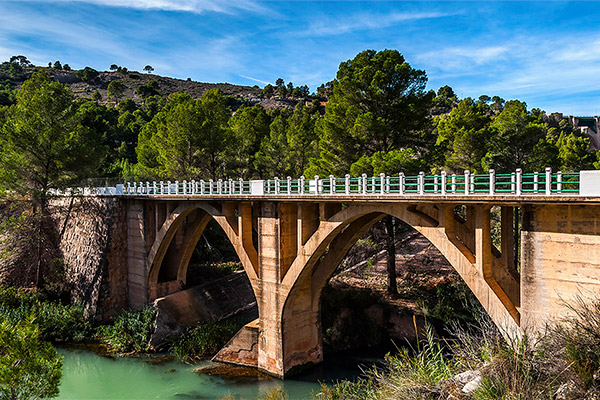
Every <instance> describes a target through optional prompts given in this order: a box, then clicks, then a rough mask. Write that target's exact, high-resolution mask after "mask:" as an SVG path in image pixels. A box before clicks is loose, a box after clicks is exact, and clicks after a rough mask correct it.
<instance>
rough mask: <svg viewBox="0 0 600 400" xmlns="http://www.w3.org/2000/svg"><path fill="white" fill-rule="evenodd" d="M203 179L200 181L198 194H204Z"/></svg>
mask: <svg viewBox="0 0 600 400" xmlns="http://www.w3.org/2000/svg"><path fill="white" fill-rule="evenodd" d="M204 183H205V182H204V179H200V194H204V193H205V192H206V188H205V187H204Z"/></svg>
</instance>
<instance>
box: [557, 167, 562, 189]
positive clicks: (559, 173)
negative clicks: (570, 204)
mask: <svg viewBox="0 0 600 400" xmlns="http://www.w3.org/2000/svg"><path fill="white" fill-rule="evenodd" d="M556 192H557V193H562V172H561V171H556Z"/></svg>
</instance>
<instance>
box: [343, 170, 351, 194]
mask: <svg viewBox="0 0 600 400" xmlns="http://www.w3.org/2000/svg"><path fill="white" fill-rule="evenodd" d="M344 178H345V179H344V189H345V192H346V194H350V174H346V176H345V177H344Z"/></svg>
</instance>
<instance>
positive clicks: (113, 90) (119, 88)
mask: <svg viewBox="0 0 600 400" xmlns="http://www.w3.org/2000/svg"><path fill="white" fill-rule="evenodd" d="M124 92H125V85H124V84H123V81H121V80H120V79H117V80H114V81H111V82H110V83H109V84H108V90H107V91H106V96H107V97H108V98H109V99H112V100H114V102H115V103H118V102H119V99H120V98H121V97H123V93H124Z"/></svg>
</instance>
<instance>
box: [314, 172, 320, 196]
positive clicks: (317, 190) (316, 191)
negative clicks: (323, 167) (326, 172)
mask: <svg viewBox="0 0 600 400" xmlns="http://www.w3.org/2000/svg"><path fill="white" fill-rule="evenodd" d="M315 193H316V194H319V193H321V190H320V188H319V175H315Z"/></svg>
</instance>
